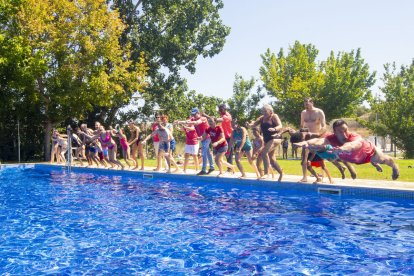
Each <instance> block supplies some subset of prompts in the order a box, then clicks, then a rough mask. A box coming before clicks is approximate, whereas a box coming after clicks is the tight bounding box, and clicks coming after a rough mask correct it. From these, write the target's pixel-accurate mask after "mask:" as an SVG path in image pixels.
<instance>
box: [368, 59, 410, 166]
mask: <svg viewBox="0 0 414 276" xmlns="http://www.w3.org/2000/svg"><path fill="white" fill-rule="evenodd" d="M385 69H386V72H385V73H384V76H383V81H384V87H382V88H381V91H382V93H383V99H373V100H371V108H372V112H373V113H374V114H377V121H376V122H370V123H369V124H368V123H366V124H365V125H366V126H367V127H369V128H371V129H372V130H373V131H374V132H376V133H378V134H380V135H383V136H385V135H389V136H390V137H392V140H393V142H394V143H395V144H396V145H397V147H398V148H400V149H402V150H403V151H404V155H405V157H406V158H414V139H413V137H414V60H413V61H412V63H411V65H409V66H402V67H401V69H400V71H399V72H397V71H396V66H395V64H393V65H392V66H391V65H389V64H387V65H386V66H385Z"/></svg>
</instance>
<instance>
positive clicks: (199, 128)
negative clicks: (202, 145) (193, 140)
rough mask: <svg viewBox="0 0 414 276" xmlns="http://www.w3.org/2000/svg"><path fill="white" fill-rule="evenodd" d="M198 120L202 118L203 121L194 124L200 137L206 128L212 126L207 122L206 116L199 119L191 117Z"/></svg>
mask: <svg viewBox="0 0 414 276" xmlns="http://www.w3.org/2000/svg"><path fill="white" fill-rule="evenodd" d="M198 120H201V122H202V123H201V124H198V125H194V128H195V129H196V132H197V135H198V137H201V136H203V134H204V132H205V131H206V129H207V128H209V127H210V126H209V124H208V122H207V118H206V117H200V118H199V119H195V118H191V121H198Z"/></svg>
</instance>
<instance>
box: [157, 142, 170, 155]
mask: <svg viewBox="0 0 414 276" xmlns="http://www.w3.org/2000/svg"><path fill="white" fill-rule="evenodd" d="M161 151H163V152H166V153H168V152H170V143H168V142H160V144H159V146H158V153H160V152H161Z"/></svg>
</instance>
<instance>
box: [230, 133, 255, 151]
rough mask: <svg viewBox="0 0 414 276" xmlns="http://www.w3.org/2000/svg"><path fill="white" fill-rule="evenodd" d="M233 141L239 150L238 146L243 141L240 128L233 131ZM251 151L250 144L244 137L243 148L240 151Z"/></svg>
mask: <svg viewBox="0 0 414 276" xmlns="http://www.w3.org/2000/svg"><path fill="white" fill-rule="evenodd" d="M233 139H234V140H235V141H236V147H237V148H239V149H240V145H241V142H242V140H243V130H242V129H241V128H240V129H234V130H233ZM251 149H252V143H251V142H250V138H249V136H247V135H246V141H245V143H244V145H243V148H242V149H240V150H241V151H250V150H251Z"/></svg>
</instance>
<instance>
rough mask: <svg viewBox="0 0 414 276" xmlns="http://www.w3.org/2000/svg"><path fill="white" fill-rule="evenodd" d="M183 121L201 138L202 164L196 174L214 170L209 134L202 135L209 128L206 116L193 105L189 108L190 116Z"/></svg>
mask: <svg viewBox="0 0 414 276" xmlns="http://www.w3.org/2000/svg"><path fill="white" fill-rule="evenodd" d="M185 123H187V124H188V125H193V126H194V128H195V130H196V132H197V135H198V137H199V139H201V156H202V158H203V165H202V168H201V171H200V172H199V173H197V175H206V174H209V173H211V172H212V171H214V162H213V155H212V154H211V151H210V143H211V139H210V136H209V135H207V136H203V134H204V132H205V130H206V129H207V128H209V127H210V126H209V124H208V122H207V118H206V117H204V116H201V113H200V111H199V110H198V108H197V107H194V108H193V109H192V110H191V118H190V120H187V121H186V122H185ZM207 161H208V163H209V164H210V169H209V170H208V171H207Z"/></svg>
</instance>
